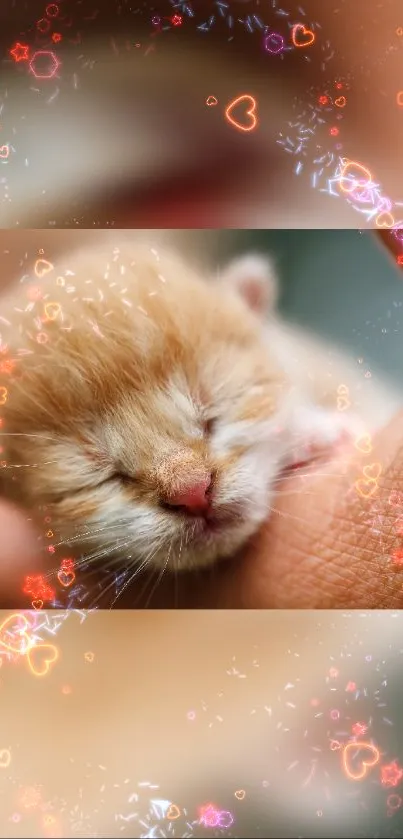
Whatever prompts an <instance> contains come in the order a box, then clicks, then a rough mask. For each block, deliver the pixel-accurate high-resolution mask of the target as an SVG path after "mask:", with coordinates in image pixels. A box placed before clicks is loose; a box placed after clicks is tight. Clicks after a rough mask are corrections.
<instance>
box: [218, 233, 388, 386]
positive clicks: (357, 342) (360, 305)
mask: <svg viewBox="0 0 403 839" xmlns="http://www.w3.org/2000/svg"><path fill="white" fill-rule="evenodd" d="M206 234H207V237H208V238H210V236H211V241H208V242H207V241H206V245H207V246H208V248H209V250H210V252H211V253H212V255H213V257H214V258H216V259H218V261H219V263H220V264H222V262H224V261H225V260H226V259H227V258H228V257H232V256H234V255H235V254H238V253H239V254H242V253H245V251H248V250H249V251H250V250H254V251H259V252H265V251H268V252H270V253H272V254H273V255H274V257H275V259H276V262H277V266H278V273H279V276H280V280H281V298H280V309H281V311H282V312H283V314H284V316H285V317H286V318H287V319H292V320H295V321H296V322H298V323H299V324H301V325H303V326H306V327H308V328H310V329H312V330H313V331H315V332H316V333H317V334H320V335H323V336H326V337H327V338H329V339H330V340H331V341H332V342H335V343H337V345H338V346H339V347H342V348H346V349H348V350H349V351H350V352H352V353H353V355H354V357H356V358H362V359H363V364H364V365H365V366H368V367H370V368H372V369H377V370H380V371H384V372H385V373H387V374H388V375H389V377H390V378H392V379H394V380H396V381H397V382H400V383H401V384H402V385H403V331H402V316H403V312H402V305H403V274H402V272H401V270H400V269H399V268H398V267H397V265H396V264H395V263H394V261H393V257H392V256H390V255H389V253H388V251H387V249H386V247H384V246H383V245H382V243H381V242H380V241H379V239H378V237H377V236H376V234H374V233H373V232H371V231H363V232H360V231H358V230H236V231H232V230H222V231H220V232H219V233H218V236H217V234H216V231H204V235H206Z"/></svg>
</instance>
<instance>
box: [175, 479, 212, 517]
mask: <svg viewBox="0 0 403 839" xmlns="http://www.w3.org/2000/svg"><path fill="white" fill-rule="evenodd" d="M210 485H211V475H209V476H208V477H207V476H206V478H202V479H200V478H199V479H198V480H197V481H194V482H193V483H191V484H189V485H188V486H187V487H186V488H183V487H182V488H181V489H179V490H178V491H177V492H174V493H173V495H170V497H169V503H170V506H171V507H185V508H186V510H187V511H188V512H189V513H191V514H192V515H195V516H197V515H203V513H205V512H206V511H207V510H208V509H209V507H210V496H209V495H208V490H209V487H210Z"/></svg>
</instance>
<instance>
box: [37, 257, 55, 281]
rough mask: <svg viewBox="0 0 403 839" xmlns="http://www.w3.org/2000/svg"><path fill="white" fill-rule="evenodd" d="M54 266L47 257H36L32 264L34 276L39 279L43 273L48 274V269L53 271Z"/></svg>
mask: <svg viewBox="0 0 403 839" xmlns="http://www.w3.org/2000/svg"><path fill="white" fill-rule="evenodd" d="M54 267H55V266H54V265H53V264H52V263H51V262H49V260H48V259H37V260H36V262H35V266H34V272H35V276H36V277H38V279H39V280H40V279H41V277H44V276H45V274H49V273H50V271H53V269H54Z"/></svg>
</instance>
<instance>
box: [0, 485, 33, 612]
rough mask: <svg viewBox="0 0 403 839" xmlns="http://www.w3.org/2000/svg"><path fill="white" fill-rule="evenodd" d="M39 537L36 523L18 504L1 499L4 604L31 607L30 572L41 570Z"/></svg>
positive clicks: (1, 589)
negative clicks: (27, 580)
mask: <svg viewBox="0 0 403 839" xmlns="http://www.w3.org/2000/svg"><path fill="white" fill-rule="evenodd" d="M39 566H40V562H39V552H38V548H37V539H36V534H35V531H34V528H33V526H32V524H31V523H30V522H29V521H27V519H26V517H25V516H24V514H23V513H21V512H20V511H19V510H17V509H16V508H15V507H13V506H11V505H10V504H8V503H6V502H5V501H0V608H9V607H11V608H14V607H18V608H20V607H23V606H25V607H27V605H29V603H27V596H26V595H24V593H23V590H22V589H23V585H24V578H25V576H26V575H27V574H32V573H38V569H39Z"/></svg>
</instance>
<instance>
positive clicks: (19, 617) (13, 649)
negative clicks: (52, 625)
mask: <svg viewBox="0 0 403 839" xmlns="http://www.w3.org/2000/svg"><path fill="white" fill-rule="evenodd" d="M18 623H19V626H18ZM30 628H31V627H30V623H29V621H28V620H27V618H26V617H25V615H23V614H21V613H20V612H18V613H17V612H16V613H14V614H13V615H9V616H8V618H6V619H5V620H4V621H3V623H2V624H0V645H1V646H2V647H5V648H6V650H8V651H9V652H10V653H18V655H25V653H26V652H27V650H28V649H29V647H31V646H32V638H31V637H30V636H29V635H28V632H27V629H30ZM16 629H18V636H19V637H18V641H17V640H16V639H15V638H14V637H13V638H12V639H11V640H9V639H8V638H7V637H6V635H7V632H11V633H13V634H15V631H16Z"/></svg>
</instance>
